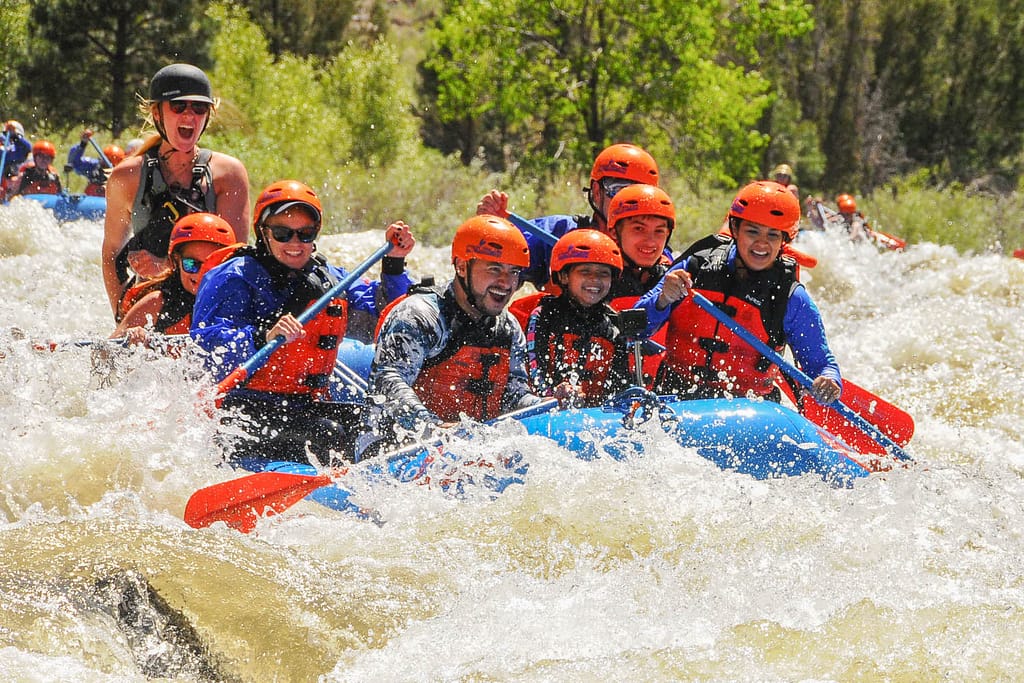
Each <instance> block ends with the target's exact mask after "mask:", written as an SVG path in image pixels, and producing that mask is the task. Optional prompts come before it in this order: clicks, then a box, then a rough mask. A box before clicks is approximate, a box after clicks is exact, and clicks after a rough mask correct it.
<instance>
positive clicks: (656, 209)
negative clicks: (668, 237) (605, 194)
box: [608, 185, 676, 234]
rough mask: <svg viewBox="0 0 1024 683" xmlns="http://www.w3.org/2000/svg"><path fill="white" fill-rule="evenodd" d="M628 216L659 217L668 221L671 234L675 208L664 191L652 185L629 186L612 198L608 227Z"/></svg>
mask: <svg viewBox="0 0 1024 683" xmlns="http://www.w3.org/2000/svg"><path fill="white" fill-rule="evenodd" d="M630 216H661V217H662V218H667V219H668V231H669V233H670V234H671V232H672V230H673V229H674V228H675V226H676V207H675V206H674V205H673V204H672V200H671V199H669V196H668V194H666V192H665V190H663V189H661V188H660V187H655V186H654V185H630V186H629V187H626V188H623V189H622V190H621V191H620V192H619V193H618V194H616V195H615V196H614V197H612V202H611V204H610V205H609V206H608V227H609V228H611V229H613V230H614V229H615V226H616V225H617V224H618V222H619V221H621V220H622V219H623V218H629V217H630Z"/></svg>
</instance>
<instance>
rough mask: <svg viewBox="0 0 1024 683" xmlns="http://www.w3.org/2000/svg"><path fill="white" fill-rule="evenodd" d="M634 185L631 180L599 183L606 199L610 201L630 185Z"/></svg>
mask: <svg viewBox="0 0 1024 683" xmlns="http://www.w3.org/2000/svg"><path fill="white" fill-rule="evenodd" d="M634 184H635V183H634V182H633V181H632V180H619V179H614V180H602V181H601V187H603V188H604V193H605V195H606V196H607V197H608V199H611V198H612V197H614V196H615V195H617V194H618V193H620V192H622V191H623V190H624V189H626V188H627V187H629V186H630V185H634Z"/></svg>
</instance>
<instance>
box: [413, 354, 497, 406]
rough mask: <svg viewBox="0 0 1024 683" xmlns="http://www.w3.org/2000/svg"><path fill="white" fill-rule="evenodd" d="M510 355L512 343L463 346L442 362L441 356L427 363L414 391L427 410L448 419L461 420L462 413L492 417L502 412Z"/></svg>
mask: <svg viewBox="0 0 1024 683" xmlns="http://www.w3.org/2000/svg"><path fill="white" fill-rule="evenodd" d="M457 344H458V343H456V345H457ZM449 346H451V344H449ZM441 355H442V356H444V354H441ZM511 355H512V353H511V344H509V345H507V346H490V347H481V346H462V347H461V348H458V349H457V350H456V351H455V352H454V353H453V354H451V355H450V356H448V357H447V358H444V360H442V361H441V362H437V359H438V358H440V356H438V357H435V358H432V359H430V360H428V361H427V362H426V363H424V365H423V369H422V370H421V371H420V374H419V377H417V378H416V381H415V382H414V383H413V385H412V388H413V391H415V392H416V395H417V396H418V397H419V398H420V400H421V401H422V402H423V405H425V406H426V407H427V410H429V411H430V412H432V413H434V414H435V415H437V416H438V417H439V418H441V419H442V420H444V421H446V422H454V421H456V420H458V419H459V413H465V414H466V415H468V416H469V417H471V418H473V419H474V420H479V421H481V422H482V421H484V420H489V419H491V418H494V417H497V416H498V415H500V414H501V412H502V411H501V399H502V396H503V395H504V393H505V385H506V384H508V373H509V365H510V358H511Z"/></svg>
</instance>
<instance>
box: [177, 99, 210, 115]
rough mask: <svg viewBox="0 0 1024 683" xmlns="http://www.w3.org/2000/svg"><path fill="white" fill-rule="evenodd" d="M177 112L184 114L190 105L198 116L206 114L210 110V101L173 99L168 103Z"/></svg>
mask: <svg viewBox="0 0 1024 683" xmlns="http://www.w3.org/2000/svg"><path fill="white" fill-rule="evenodd" d="M167 105H168V106H169V107H170V108H171V111H173V112H174V113H175V114H183V113H185V110H186V109H188V108H189V107H191V108H192V113H193V114H195V115H196V116H206V114H208V113H209V112H210V103H209V102H196V101H190V100H171V101H170V102H168V103H167Z"/></svg>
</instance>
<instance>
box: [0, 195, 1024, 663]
mask: <svg viewBox="0 0 1024 683" xmlns="http://www.w3.org/2000/svg"><path fill="white" fill-rule="evenodd" d="M101 233H102V227H101V225H100V224H99V223H93V222H85V221H83V222H77V223H69V224H64V225H58V224H56V223H55V222H54V221H53V220H52V218H51V217H50V216H49V214H47V213H46V212H45V211H43V210H42V209H41V208H38V207H36V206H35V205H28V204H24V203H15V204H14V205H12V206H10V207H0V292H2V295H3V296H2V297H0V381H2V385H3V392H2V393H0V472H2V480H0V555H2V558H3V560H2V564H0V680H4V681H46V682H52V681H69V682H70V681H75V682H79V681H99V682H103V681H144V680H150V679H154V678H155V679H158V680H164V679H166V680H227V681H317V680H323V681H605V680H628V681H673V680H700V681H734V680H735V681H750V680H759V681H804V680H813V681H874V680H889V681H939V680H956V681H961V680H974V681H981V680H984V681H990V680H1003V681H1014V680H1022V679H1024V657H1022V656H1021V652H1022V651H1024V441H1022V439H1021V429H1022V426H1024V378H1022V376H1021V368H1022V367H1024V323H1022V315H1021V313H1022V307H1024V261H1020V260H1014V259H1009V258H1005V257H1000V256H992V255H984V256H960V255H958V254H957V253H956V251H955V250H954V249H952V248H950V247H942V246H936V245H931V244H924V245H913V246H911V247H910V248H908V250H907V251H906V252H905V253H902V254H895V253H884V254H880V253H879V252H878V251H877V250H875V249H874V248H872V247H870V246H868V245H853V244H850V243H849V242H846V241H844V240H843V239H840V238H835V237H831V236H826V235H820V234H815V235H807V236H806V237H807V239H804V236H802V237H801V242H802V247H803V248H804V249H805V250H806V251H808V252H811V253H813V254H816V255H817V256H818V257H819V258H820V264H819V265H818V267H817V268H815V269H813V270H812V271H809V273H808V274H809V275H811V276H812V277H811V278H810V281H809V282H808V287H809V289H810V290H811V292H812V295H813V296H814V297H815V299H816V300H817V301H818V303H819V305H820V307H821V309H822V314H823V316H824V319H825V323H826V327H827V329H828V332H829V336H830V339H831V342H832V345H833V348H834V349H835V352H836V355H837V356H838V358H839V361H840V363H841V364H842V367H843V370H844V374H846V375H848V376H849V377H851V378H852V379H854V380H855V381H856V382H857V383H858V384H860V385H861V386H863V387H866V388H869V389H871V390H873V391H874V392H876V393H877V394H879V395H881V396H883V397H885V398H887V399H888V400H890V401H891V402H892V403H894V404H896V405H898V406H900V407H902V408H904V409H905V410H907V411H909V412H910V413H911V414H912V415H913V416H914V417H915V419H916V424H917V433H916V435H915V437H914V439H913V441H912V442H911V444H910V445H909V447H908V450H909V452H910V453H911V454H912V455H913V457H914V458H915V459H916V465H915V466H913V467H910V468H909V469H896V470H893V471H891V472H888V473H885V474H879V475H872V477H871V478H870V479H867V480H860V481H858V482H857V484H856V486H855V487H853V488H851V489H835V488H830V487H829V486H827V485H826V484H824V483H823V482H822V481H821V480H820V479H819V478H815V477H812V476H807V477H802V478H790V479H776V480H770V481H755V480H753V479H751V478H749V477H747V476H743V475H738V474H735V473H730V472H724V471H721V470H719V469H717V468H716V467H714V466H713V465H711V464H710V463H709V462H708V461H706V460H703V459H702V458H700V457H699V456H697V455H696V454H695V453H694V452H691V451H686V450H683V449H681V448H679V447H678V446H676V445H675V444H674V443H673V442H671V441H670V440H669V439H668V438H665V437H663V436H661V437H659V436H658V434H657V433H656V432H652V433H651V434H650V435H649V437H648V438H649V442H648V449H647V452H646V453H645V454H644V455H643V456H642V457H636V458H634V459H632V460H631V461H627V462H614V461H611V460H608V459H604V460H597V461H593V462H584V461H581V460H577V459H576V458H574V457H573V454H572V453H569V452H566V451H564V450H561V449H559V448H557V447H555V446H552V445H551V444H550V442H547V441H545V440H543V439H541V438H539V437H529V436H526V435H524V434H523V433H522V432H521V431H520V429H518V428H517V427H516V426H515V425H510V426H507V427H503V428H500V429H497V430H496V431H494V432H493V433H492V434H491V435H490V436H489V437H488V440H489V442H490V443H493V444H495V445H497V446H498V448H508V449H509V450H512V449H513V448H517V449H519V450H520V451H521V452H522V454H523V455H524V456H525V457H526V458H527V459H528V460H529V462H530V472H529V475H528V477H527V481H526V484H525V485H522V486H513V487H511V488H509V489H508V490H507V491H506V492H505V494H504V495H502V496H500V497H498V498H497V499H496V500H489V499H487V498H486V497H485V496H482V495H473V494H472V493H471V495H470V496H469V497H468V498H467V499H463V500H458V499H454V498H451V497H449V496H447V495H446V494H445V493H444V492H442V491H440V490H438V489H435V488H429V487H425V486H416V485H411V484H410V485H378V486H374V487H369V486H367V487H365V490H363V491H362V493H361V495H362V498H361V502H365V503H366V504H369V505H372V506H373V507H375V508H376V509H377V510H378V511H379V512H380V513H381V515H382V517H383V518H384V519H385V520H386V523H385V524H384V525H383V526H376V525H373V524H370V523H367V522H363V521H359V520H357V519H354V518H352V517H350V516H345V515H342V514H341V513H335V512H331V511H328V510H326V509H324V508H320V507H317V506H314V505H312V504H310V503H305V502H303V503H299V504H298V505H296V506H295V507H294V508H292V509H291V510H289V511H288V512H287V513H286V514H284V515H282V516H279V517H276V518H271V519H268V520H264V521H262V522H261V523H260V525H259V527H258V528H257V530H256V532H255V533H253V534H251V535H243V534H240V533H238V532H235V531H232V530H230V529H228V528H226V527H224V526H222V525H217V526H216V527H214V528H209V529H203V530H194V529H191V528H189V527H188V526H187V525H186V524H185V523H184V522H183V521H182V512H183V509H184V506H185V502H186V500H188V498H189V496H190V495H191V494H192V493H193V492H194V491H196V490H197V489H198V488H201V487H204V486H208V485H211V484H214V483H217V482H220V481H224V480H226V479H229V478H231V477H233V476H237V475H235V474H233V473H232V472H230V471H229V470H226V469H225V468H223V467H220V466H219V464H220V454H219V452H218V451H217V449H216V448H215V447H214V445H213V444H212V443H211V436H212V435H213V433H214V421H213V419H212V418H211V416H210V415H209V414H208V413H207V411H205V410H204V409H203V405H204V404H203V402H202V401H201V400H200V399H199V398H198V397H199V395H200V392H201V391H202V390H203V389H204V388H208V387H209V385H210V382H209V380H208V379H206V378H203V377H202V376H201V375H200V374H197V373H196V372H194V371H190V368H191V367H192V365H190V363H189V362H188V361H187V360H171V359H167V358H161V357H158V356H156V355H154V354H152V353H147V352H142V351H139V352H128V351H123V350H122V351H121V352H119V353H113V354H104V353H103V352H102V350H97V349H93V348H82V347H77V346H58V347H57V350H55V351H49V350H46V351H39V350H36V349H35V348H34V347H35V346H36V344H37V343H39V342H47V341H61V342H64V341H88V340H98V339H100V338H102V337H104V336H106V335H107V334H108V333H109V331H110V329H111V321H110V312H109V310H108V308H107V304H106V302H105V296H104V294H103V290H102V286H101V279H100V266H99V253H100V240H101ZM380 241H381V235H380V233H373V234H357V235H345V236H343V237H342V236H334V237H325V238H324V239H322V240H321V248H322V250H323V251H324V252H325V253H327V255H328V256H329V257H330V258H331V260H333V261H335V262H337V263H340V264H342V265H346V266H350V267H351V266H352V265H355V264H356V263H358V262H359V261H360V260H361V259H362V258H363V257H365V256H367V255H369V254H370V253H371V252H372V251H374V250H375V249H376V248H377V247H378V246H379V245H380V243H381V242H380ZM445 253H446V252H445V250H443V249H421V250H420V253H418V254H417V255H416V258H413V259H411V264H412V266H413V267H414V269H415V272H416V273H417V274H427V273H433V274H436V275H437V276H438V277H439V279H440V278H443V277H445V276H446V275H447V274H448V272H449V266H448V265H447V264H446V258H445ZM373 272H376V271H373Z"/></svg>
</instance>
